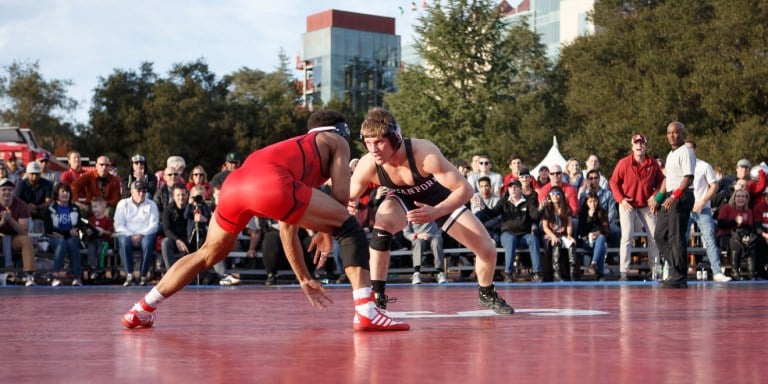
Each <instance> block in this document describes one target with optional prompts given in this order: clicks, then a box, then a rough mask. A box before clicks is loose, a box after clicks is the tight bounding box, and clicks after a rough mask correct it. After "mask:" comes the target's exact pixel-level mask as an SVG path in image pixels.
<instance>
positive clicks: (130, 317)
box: [120, 309, 155, 329]
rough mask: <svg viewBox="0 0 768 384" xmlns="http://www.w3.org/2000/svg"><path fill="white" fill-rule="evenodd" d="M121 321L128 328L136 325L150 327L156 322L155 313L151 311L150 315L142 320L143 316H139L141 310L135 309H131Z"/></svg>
mask: <svg viewBox="0 0 768 384" xmlns="http://www.w3.org/2000/svg"><path fill="white" fill-rule="evenodd" d="M120 321H121V322H122V323H123V326H125V327H126V328H128V329H133V328H136V327H143V328H149V327H151V326H152V324H154V323H155V314H154V313H149V315H148V316H147V317H146V318H145V319H143V320H142V319H141V317H139V312H138V311H137V310H135V309H131V310H130V311H128V312H127V313H126V314H125V315H123V317H122V318H120Z"/></svg>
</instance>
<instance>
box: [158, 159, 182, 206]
mask: <svg viewBox="0 0 768 384" xmlns="http://www.w3.org/2000/svg"><path fill="white" fill-rule="evenodd" d="M162 184H163V186H162V187H160V188H159V189H158V190H157V193H156V194H155V196H154V197H153V198H152V200H154V201H155V204H157V210H158V211H159V213H160V217H162V216H163V211H165V208H167V207H168V206H169V205H171V204H173V194H172V193H171V189H172V188H173V186H174V185H175V184H182V185H184V184H183V182H182V179H181V171H179V169H178V168H175V167H165V169H164V170H163V183H162Z"/></svg>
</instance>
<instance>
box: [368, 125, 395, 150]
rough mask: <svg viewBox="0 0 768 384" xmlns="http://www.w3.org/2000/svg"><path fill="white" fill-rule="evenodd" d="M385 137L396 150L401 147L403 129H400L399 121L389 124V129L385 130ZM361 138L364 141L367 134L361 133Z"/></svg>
mask: <svg viewBox="0 0 768 384" xmlns="http://www.w3.org/2000/svg"><path fill="white" fill-rule="evenodd" d="M383 137H385V138H386V139H387V140H389V143H390V144H391V145H392V148H394V149H395V151H397V150H398V149H400V145H402V144H403V131H402V130H401V129H400V126H399V125H398V124H397V123H394V124H392V125H387V131H386V132H384V136H383ZM360 140H362V141H364V140H365V136H363V135H362V134H360Z"/></svg>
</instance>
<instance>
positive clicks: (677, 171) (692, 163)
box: [664, 145, 696, 192]
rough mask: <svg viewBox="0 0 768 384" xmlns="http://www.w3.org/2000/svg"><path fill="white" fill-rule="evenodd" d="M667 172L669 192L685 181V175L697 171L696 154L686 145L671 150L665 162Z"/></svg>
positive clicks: (691, 174)
mask: <svg viewBox="0 0 768 384" xmlns="http://www.w3.org/2000/svg"><path fill="white" fill-rule="evenodd" d="M664 170H665V171H666V173H667V192H673V191H674V190H675V189H677V188H678V187H679V186H680V183H682V182H683V178H684V177H685V176H689V175H690V176H693V175H694V173H695V171H696V155H695V154H694V153H693V150H692V149H690V148H688V146H686V145H681V146H679V147H678V148H677V149H675V150H673V151H671V152H669V154H668V155H667V162H666V163H664Z"/></svg>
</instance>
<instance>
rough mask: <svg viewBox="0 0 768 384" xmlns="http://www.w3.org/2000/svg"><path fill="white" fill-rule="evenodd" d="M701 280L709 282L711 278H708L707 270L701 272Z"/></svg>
mask: <svg viewBox="0 0 768 384" xmlns="http://www.w3.org/2000/svg"><path fill="white" fill-rule="evenodd" d="M701 279H702V280H704V281H707V280H709V276H707V270H706V269H705V270H703V271H701Z"/></svg>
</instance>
